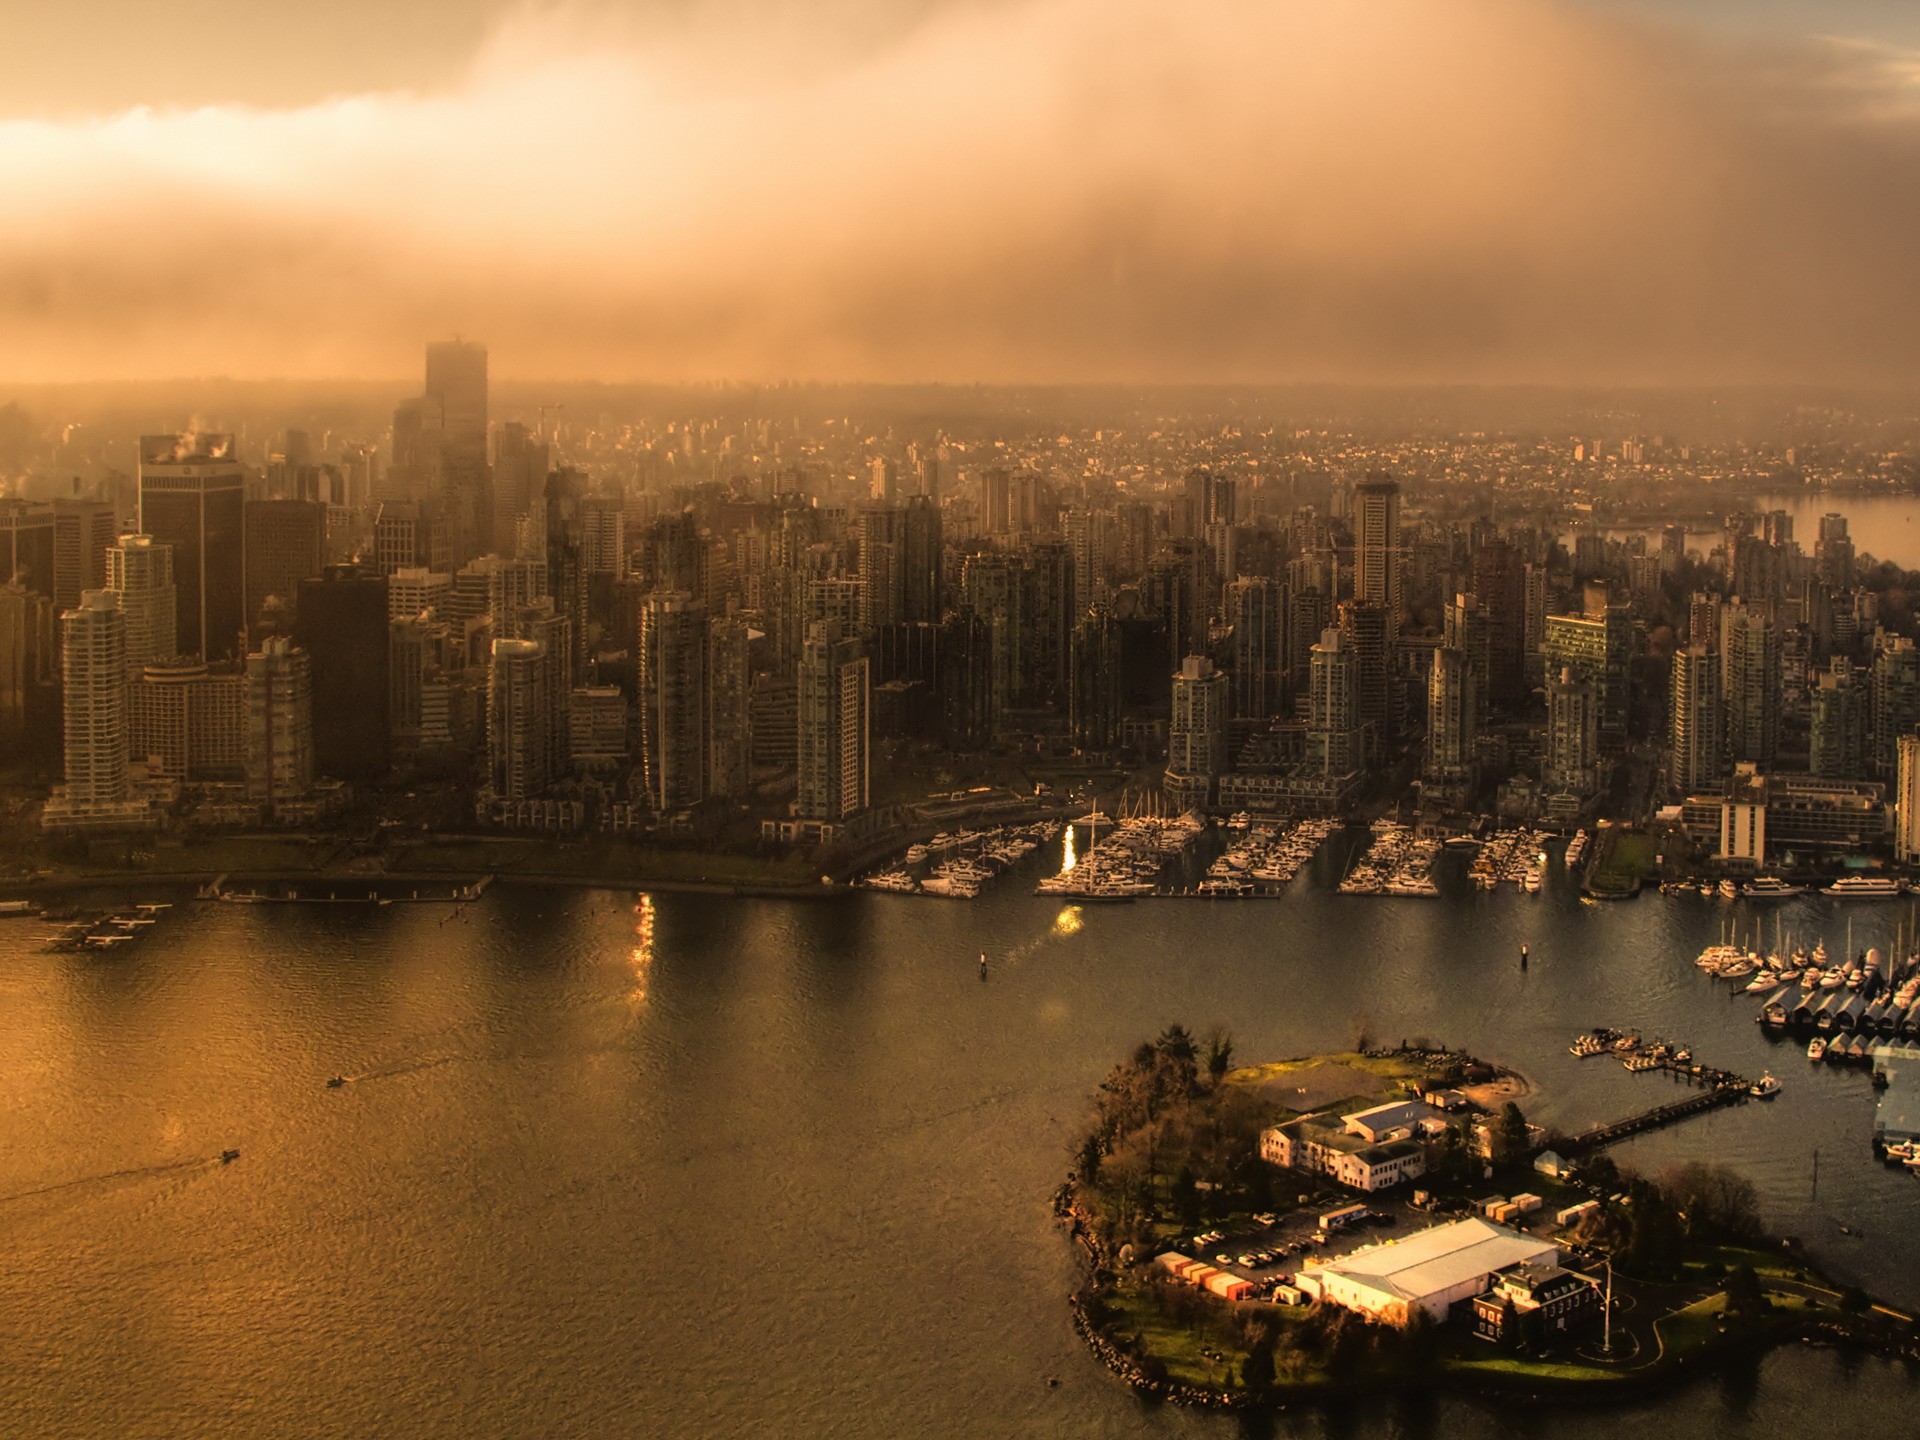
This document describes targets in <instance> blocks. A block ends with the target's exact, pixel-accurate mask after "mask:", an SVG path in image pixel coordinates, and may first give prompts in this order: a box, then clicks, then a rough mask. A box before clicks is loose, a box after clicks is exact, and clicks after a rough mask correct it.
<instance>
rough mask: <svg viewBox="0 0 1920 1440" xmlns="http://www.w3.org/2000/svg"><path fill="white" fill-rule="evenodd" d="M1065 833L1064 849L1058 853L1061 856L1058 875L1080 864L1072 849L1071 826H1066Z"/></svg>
mask: <svg viewBox="0 0 1920 1440" xmlns="http://www.w3.org/2000/svg"><path fill="white" fill-rule="evenodd" d="M1066 833H1067V843H1066V847H1065V848H1064V849H1063V850H1062V851H1061V852H1060V854H1061V864H1060V873H1061V874H1062V875H1064V874H1066V873H1067V871H1069V870H1071V869H1073V867H1074V866H1076V865H1078V864H1079V863H1080V857H1079V855H1077V854H1076V853H1075V852H1074V848H1073V826H1071V825H1069V826H1067V832H1066Z"/></svg>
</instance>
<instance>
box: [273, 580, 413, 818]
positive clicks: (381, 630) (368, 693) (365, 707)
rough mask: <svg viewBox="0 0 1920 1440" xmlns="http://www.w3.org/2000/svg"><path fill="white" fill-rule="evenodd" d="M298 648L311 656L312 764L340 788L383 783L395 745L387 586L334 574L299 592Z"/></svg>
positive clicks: (304, 583) (382, 582)
mask: <svg viewBox="0 0 1920 1440" xmlns="http://www.w3.org/2000/svg"><path fill="white" fill-rule="evenodd" d="M298 588H299V608H298V611H297V612H296V613H297V618H296V620H295V624H294V640H295V642H296V643H297V644H298V645H299V646H300V647H301V649H302V650H304V651H305V652H306V656H307V680H308V685H309V687H310V690H311V694H312V710H313V760H314V767H315V768H316V769H317V770H318V771H319V772H320V773H321V774H322V775H330V776H332V777H333V778H334V779H336V780H362V781H364V780H377V779H380V778H381V777H382V776H384V775H385V774H386V773H387V766H388V763H389V760H390V750H391V744H392V731H391V722H390V711H391V706H392V697H391V694H390V686H389V684H388V665H389V663H390V661H389V657H390V639H389V634H388V629H387V623H388V622H387V580H386V577H385V576H384V575H379V574H376V573H374V572H373V571H371V570H362V569H359V568H357V567H355V566H351V565H339V566H333V567H330V568H329V569H327V570H325V571H323V572H322V573H321V574H320V575H319V576H317V577H315V578H312V579H308V580H302V581H301V582H300V584H299V587H298Z"/></svg>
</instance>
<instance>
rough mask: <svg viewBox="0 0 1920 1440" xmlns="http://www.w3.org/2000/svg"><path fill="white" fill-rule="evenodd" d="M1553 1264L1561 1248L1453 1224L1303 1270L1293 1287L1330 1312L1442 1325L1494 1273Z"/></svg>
mask: <svg viewBox="0 0 1920 1440" xmlns="http://www.w3.org/2000/svg"><path fill="white" fill-rule="evenodd" d="M1559 1258H1560V1248H1559V1246H1557V1245H1555V1244H1554V1243H1553V1242H1552V1241H1550V1240H1538V1239H1535V1238H1534V1237H1533V1236H1531V1235H1522V1234H1521V1233H1520V1232H1519V1231H1517V1230H1512V1229H1509V1228H1508V1227H1507V1226H1505V1225H1496V1224H1493V1223H1492V1222H1491V1221H1488V1220H1477V1219H1473V1220H1456V1221H1454V1222H1453V1223H1452V1224H1451V1225H1436V1226H1434V1227H1433V1228H1432V1229H1431V1230H1422V1231H1419V1232H1418V1233H1416V1234H1413V1235H1409V1236H1408V1237H1406V1238H1405V1239H1403V1240H1390V1241H1388V1242H1387V1243H1385V1244H1383V1245H1370V1246H1368V1247H1366V1248H1365V1249H1362V1250H1356V1251H1354V1252H1353V1253H1352V1254H1351V1255H1346V1256H1342V1257H1341V1258H1340V1259H1337V1260H1330V1261H1328V1262H1327V1263H1326V1264H1324V1265H1312V1266H1309V1267H1307V1268H1306V1269H1304V1270H1302V1271H1301V1272H1300V1274H1299V1276H1298V1277H1297V1278H1296V1280H1295V1282H1294V1283H1295V1284H1296V1285H1298V1286H1299V1288H1300V1289H1301V1291H1302V1292H1303V1293H1305V1294H1307V1295H1311V1296H1313V1297H1314V1298H1316V1299H1320V1300H1324V1301H1326V1302H1327V1303H1328V1304H1331V1305H1341V1306H1344V1307H1346V1308H1347V1309H1349V1310H1353V1311H1356V1312H1358V1313H1359V1314H1361V1315H1365V1316H1366V1317H1367V1318H1368V1319H1371V1320H1377V1321H1380V1322H1382V1323H1384V1324H1388V1325H1406V1324H1409V1323H1410V1322H1411V1321H1412V1318H1413V1314H1414V1312H1415V1311H1424V1312H1426V1314H1428V1315H1429V1316H1431V1317H1432V1318H1433V1319H1435V1320H1445V1319H1446V1318H1447V1313H1448V1312H1449V1311H1450V1310H1451V1309H1452V1308H1453V1307H1454V1306H1455V1305H1456V1304H1458V1303H1459V1302H1460V1301H1462V1300H1469V1299H1471V1298H1473V1297H1474V1296H1475V1295H1478V1294H1480V1293H1481V1292H1482V1291H1483V1290H1485V1289H1486V1288H1487V1285H1488V1282H1489V1278H1490V1277H1491V1276H1492V1275H1493V1274H1494V1273H1495V1272H1496V1271H1499V1270H1505V1269H1506V1268H1507V1267H1509V1266H1512V1265H1521V1264H1525V1263H1528V1262H1540V1263H1544V1264H1553V1263H1555V1262H1556V1261H1558V1260H1559Z"/></svg>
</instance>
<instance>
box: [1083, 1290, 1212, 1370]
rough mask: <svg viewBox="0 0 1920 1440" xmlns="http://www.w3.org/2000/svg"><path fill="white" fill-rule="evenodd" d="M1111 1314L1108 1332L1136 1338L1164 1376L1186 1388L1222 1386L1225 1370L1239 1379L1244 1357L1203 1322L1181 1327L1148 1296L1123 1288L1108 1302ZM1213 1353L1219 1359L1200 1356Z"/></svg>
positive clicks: (1109, 1298)
mask: <svg viewBox="0 0 1920 1440" xmlns="http://www.w3.org/2000/svg"><path fill="white" fill-rule="evenodd" d="M1107 1304H1108V1307H1109V1308H1110V1309H1111V1310H1112V1312H1113V1314H1112V1318H1111V1320H1110V1321H1109V1328H1110V1329H1111V1330H1112V1331H1113V1333H1115V1334H1119V1335H1137V1336H1139V1337H1140V1344H1141V1348H1142V1349H1143V1350H1144V1351H1145V1352H1146V1353H1147V1354H1149V1355H1152V1356H1154V1357H1155V1358H1156V1359H1158V1360H1159V1361H1160V1363H1161V1364H1163V1365H1165V1366H1166V1367H1167V1374H1168V1375H1169V1376H1171V1377H1172V1378H1173V1379H1175V1380H1178V1381H1181V1382H1183V1383H1185V1384H1188V1385H1221V1384H1224V1383H1225V1381H1226V1378H1227V1366H1228V1365H1229V1364H1230V1365H1231V1366H1232V1367H1233V1373H1234V1376H1235V1377H1236V1378H1238V1376H1239V1373H1240V1366H1241V1364H1242V1362H1244V1361H1245V1359H1246V1355H1245V1354H1244V1353H1243V1352H1242V1351H1241V1350H1240V1349H1239V1348H1238V1347H1237V1346H1235V1345H1234V1344H1233V1343H1232V1342H1231V1341H1229V1340H1228V1339H1227V1338H1226V1337H1225V1335H1224V1334H1222V1333H1216V1332H1215V1331H1214V1329H1213V1327H1211V1326H1209V1325H1207V1324H1205V1323H1204V1322H1202V1323H1200V1324H1199V1325H1197V1326H1196V1325H1181V1324H1177V1323H1176V1322H1174V1321H1172V1320H1169V1319H1168V1318H1167V1317H1166V1316H1165V1315H1164V1314H1162V1313H1161V1311H1160V1307H1159V1306H1158V1305H1156V1304H1154V1302H1153V1298H1152V1297H1151V1296H1149V1295H1142V1294H1140V1293H1139V1292H1137V1291H1134V1290H1131V1289H1128V1288H1125V1287H1122V1288H1120V1289H1118V1290H1116V1291H1115V1292H1114V1293H1113V1294H1112V1295H1110V1296H1109V1297H1108V1298H1107ZM1205 1350H1212V1351H1214V1352H1215V1353H1216V1354H1218V1355H1220V1356H1222V1357H1223V1358H1222V1359H1220V1360H1209V1359H1207V1357H1206V1356H1205V1355H1204V1354H1203V1353H1202V1352H1203V1351H1205Z"/></svg>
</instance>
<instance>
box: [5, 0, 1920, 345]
mask: <svg viewBox="0 0 1920 1440" xmlns="http://www.w3.org/2000/svg"><path fill="white" fill-rule="evenodd" d="M129 13H131V12H129ZM355 13H356V12H355V10H354V8H353V7H351V6H350V7H348V8H347V9H346V10H344V11H342V12H340V14H339V15H338V16H336V17H334V18H333V20H332V21H331V22H328V23H322V22H320V21H318V20H315V19H314V18H312V17H307V18H304V19H300V20H291V19H290V20H287V21H286V22H285V28H283V29H280V30H275V29H274V28H272V27H269V26H266V25H264V24H262V23H261V22H259V21H257V20H256V21H254V22H251V23H250V24H246V25H235V26H233V27H231V28H230V29H228V30H226V31H222V32H220V34H219V38H218V39H217V40H211V41H209V40H202V41H201V42H200V44H201V45H202V46H203V47H204V46H205V45H207V44H214V45H216V46H217V45H220V44H230V45H232V46H235V47H237V48H238V49H239V50H241V51H242V52H246V51H247V48H248V47H249V46H251V47H253V49H254V50H256V51H257V50H260V49H264V48H266V47H267V45H268V42H269V40H270V39H271V38H272V37H274V36H275V35H276V34H277V35H278V36H279V37H280V38H281V40H282V43H283V48H285V49H287V50H289V51H293V52H299V51H301V50H302V49H303V47H304V49H305V51H306V58H305V59H304V60H302V61H299V62H296V61H294V60H292V59H290V58H282V59H281V60H279V61H277V62H276V63H277V64H278V65H279V66H280V68H281V70H282V72H283V74H282V77H281V78H282V80H283V81H284V83H283V84H281V85H279V86H278V87H277V88H276V93H275V95H273V96H267V95H262V94H260V93H257V92H251V91H249V90H248V89H247V87H246V85H245V84H242V83H241V82H239V81H228V80H223V79H220V78H219V77H218V72H219V71H220V69H221V68H222V67H204V68H206V69H207V71H208V72H209V78H206V79H205V80H204V81H203V82H202V83H200V84H197V85H196V86H194V87H191V90H190V93H182V90H181V88H180V87H178V86H177V85H175V84H173V83H172V82H171V81H170V80H169V81H166V82H164V83H163V82H162V81H161V80H158V79H154V80H151V81H150V82H149V83H147V84H145V85H144V87H143V84H142V82H141V80H140V78H139V76H140V75H141V74H142V73H146V74H149V75H151V74H152V73H153V72H155V71H163V72H164V71H165V67H164V66H159V65H155V64H154V63H153V56H152V55H151V54H150V53H148V52H144V51H140V50H138V49H137V48H135V47H136V46H137V42H138V39H139V37H140V36H141V34H142V32H141V31H140V30H139V29H138V28H137V27H136V28H134V29H132V30H130V31H128V32H127V33H126V38H124V39H121V40H118V41H115V42H112V43H109V44H108V45H106V46H105V47H104V48H99V47H97V48H96V52H95V53H96V54H97V55H98V57H99V64H98V67H97V68H98V70H99V74H98V75H96V76H95V77H94V83H93V84H91V85H87V84H83V83H81V77H79V76H76V69H78V70H79V71H82V72H84V70H85V68H86V67H85V66H84V65H80V66H78V67H76V64H75V61H74V58H73V57H74V52H71V51H70V50H69V48H67V46H68V37H67V35H66V33H65V32H64V30H63V29H62V22H60V21H59V20H57V19H49V18H46V17H38V18H37V19H36V22H35V26H34V28H33V29H32V30H31V31H30V32H29V37H28V41H29V43H28V45H27V46H26V47H25V48H24V50H22V51H20V52H16V53H25V54H30V55H32V56H34V58H35V59H36V60H37V61H38V62H40V68H41V69H43V70H44V71H46V73H47V74H49V75H55V76H60V77H62V81H63V84H64V86H65V88H66V90H67V92H68V93H70V94H72V95H84V96H88V97H90V99H89V100H86V101H71V102H69V103H66V104H61V103H57V102H56V101H55V100H54V99H53V98H52V97H50V96H48V95H46V94H44V93H43V94H41V95H40V97H39V98H38V100H28V99H26V98H24V97H25V96H26V95H28V94H31V93H32V92H31V91H22V92H21V93H22V98H19V99H16V100H15V101H14V102H13V104H14V109H13V113H12V114H11V116H10V117H9V118H6V119H0V138H3V139H4V141H5V143H4V145H0V157H4V158H3V159H0V181H3V182H5V183H7V184H8V188H9V191H10V193H13V194H14V195H15V196H16V199H17V203H18V206H19V209H20V214H21V222H22V223H20V224H19V225H17V226H16V227H14V228H13V229H12V230H11V231H10V232H9V235H8V236H7V237H6V238H5V240H4V241H3V242H0V274H4V275H6V276H7V277H8V278H9V281H10V284H9V285H8V286H7V287H6V288H5V290H4V291H0V323H4V324H6V325H7V326H8V327H9V328H10V329H11V330H13V331H14V332H15V333H16V334H17V336H18V337H19V340H20V342H21V343H20V345H19V346H18V347H17V348H16V349H15V351H14V356H15V358H14V359H13V360H12V361H11V362H9V365H8V366H7V367H5V368H6V372H7V373H5V375H4V376H3V377H0V378H4V379H6V380H10V381H22V382H24V381H39V380H49V379H65V380H73V379H90V378H124V377H155V376H180V375H193V374H235V375H243V376H283V377H296V378H299V377H304V378H312V377H317V376H354V375H366V374H381V375H385V374H398V373H402V372H403V370H404V369H405V368H406V366H405V364H404V358H403V357H404V356H405V355H406V354H407V352H409V351H410V350H411V348H412V346H413V345H414V343H415V342H416V341H417V338H418V337H419V336H420V335H423V334H465V335H481V334H484V335H486V336H487V337H488V339H489V342H490V344H491V345H492V347H493V348H494V350H495V352H496V354H497V355H498V356H500V357H502V360H503V361H504V364H505V368H503V369H502V371H501V374H502V377H503V378H535V377H541V376H548V377H562V378H580V377H591V376H597V377H603V378H608V379H644V380H662V381H675V380H703V379H715V378H727V377H736V378H743V379H760V380H767V379H777V378H780V377H796V378H821V379H834V380H847V379H865V380H888V379H898V380H916V381H933V380H938V381H948V382H954V383H971V382H975V381H1007V382H1027V381H1075V380H1106V381H1118V382H1144V381H1167V380H1180V381H1255V382H1266V381H1286V380H1318V379H1333V380H1347V381H1361V382H1378V383H1409V382H1427V381H1438V380H1450V381H1470V382H1487V383H1498V382H1511V381H1530V382H1535V381H1545V382H1553V383H1627V382H1635V383H1729V382H1746V381H1752V382H1772V381H1789V382H1836V383H1902V382H1906V381H1911V380H1912V379H1913V378H1914V377H1915V376H1916V375H1917V374H1920V342H1916V340H1915V339H1914V338H1913V337H1915V336H1916V335H1920V324H1917V323H1915V322H1916V320H1917V319H1920V293H1917V292H1916V289H1915V286H1914V285H1913V283H1912V281H1911V277H1910V274H1909V271H1910V266H1909V265H1908V264H1907V263H1906V242H1905V237H1906V235H1907V234H1909V233H1910V232H1911V231H1912V229H1913V228H1914V220H1915V218H1916V217H1915V216H1914V215H1913V214H1912V213H1911V211H1910V207H1911V206H1912V205H1913V204H1914V203H1915V202H1914V201H1913V200H1912V199H1911V198H1910V196H1911V193H1912V192H1911V187H1910V186H1906V185H1904V184H1903V183H1901V180H1902V177H1903V176H1904V174H1905V173H1906V172H1907V170H1908V168H1909V166H1910V165H1911V163H1912V159H1913V156H1914V154H1915V147H1916V140H1917V139H1920V128H1917V127H1920V120H1917V119H1916V113H1917V112H1920V107H1917V106H1916V105H1915V90H1914V78H1913V77H1914V73H1915V67H1914V62H1913V59H1912V55H1913V51H1912V50H1911V49H1910V48H1909V47H1910V46H1911V45H1912V44H1913V43H1914V41H1915V38H1916V37H1915V35H1914V33H1913V25H1912V23H1911V20H1910V19H1909V18H1907V17H1904V16H1903V15H1902V14H1901V13H1900V12H1899V11H1898V9H1897V8H1896V7H1888V6H1876V5H1870V4H1859V5H1852V6H1845V7H1838V8H1829V7H1813V6H1805V5H1803V6H1792V5H1784V4H1783V5H1773V6H1767V7H1762V8H1761V10H1760V11H1758V12H1756V13H1753V14H1746V13H1744V12H1743V11H1742V9H1741V7H1734V6H1725V5H1717V6H1711V7H1702V8H1700V9H1698V10H1693V11H1689V12H1687V13H1685V14H1678V13H1675V12H1672V11H1668V10H1662V9H1660V8H1659V7H1653V6H1648V5H1640V4H1613V5H1599V4H1589V5H1580V4H1573V3H1547V0H1473V3H1470V4H1466V5H1462V6H1454V7H1447V8H1446V10H1445V11H1444V12H1443V11H1440V10H1438V9H1436V8H1435V7H1429V6H1418V5H1414V4H1411V3H1402V0H1376V3H1370V4H1366V5H1355V6H1339V7H1325V6H1306V5H1298V4H1287V5H1275V6H1259V7H1255V6H1248V5H1242V4H1236V3H1232V0H1206V3H1202V4H1200V5H1198V6H1196V7H1189V9H1188V10H1187V11H1185V12H1183V15H1182V17H1181V20H1180V23H1179V24H1178V25H1175V26H1172V27H1167V26H1164V25H1162V24H1161V23H1160V22H1159V19H1158V13H1157V12H1152V11H1149V9H1148V8H1147V7H1144V6H1141V5H1122V6H1118V7H1112V6H1105V7H1094V6H1091V5H1088V4H1085V3H1083V0H1027V3H1018V4H998V5H989V6H961V5H946V4H927V5H906V6H898V7H894V6H882V5H859V4H852V5H846V6H841V7H835V8H834V9H833V10H832V11H830V12H828V13H827V14H825V15H824V16H818V15H809V16H808V17H806V18H804V19H802V18H800V17H798V16H794V17H791V18H789V19H788V20H787V21H785V22H784V23H781V24H775V25H774V26H772V27H771V31H770V32H769V34H770V38H761V39H756V40H753V41H751V42H750V43H749V42H748V41H747V40H746V38H745V37H746V35H747V21H748V20H749V19H753V18H757V17H755V14H754V11H753V10H752V9H751V8H750V7H746V6H725V5H699V6H693V7H687V8H676V9H674V10H673V11H672V13H671V14H669V13H667V11H666V10H665V9H664V7H663V8H661V9H655V8H652V7H593V6H588V7H579V8H570V9H566V10H560V11H553V10H545V9H539V10H521V9H508V8H505V7H497V8H496V7H488V6H478V5H476V6H468V7H462V8H461V9H459V10H458V11H456V12H455V13H454V15H453V16H452V17H451V18H450V23H449V25H448V26H447V27H445V28H443V29H442V30H440V31H437V32H435V33H433V34H432V35H431V36H429V35H427V34H425V33H422V32H421V31H420V30H419V29H418V28H417V26H418V16H417V15H416V12H415V11H413V10H411V9H404V8H403V10H402V11H401V12H400V14H399V15H397V16H396V17H395V19H394V24H393V27H392V30H391V33H390V34H388V35H385V36H383V40H384V41H385V44H384V45H383V46H380V47H375V46H370V45H368V44H367V43H366V42H365V41H364V40H362V41H360V42H359V43H358V44H357V45H356V44H354V43H352V42H350V41H348V40H345V39H343V38H342V37H343V35H345V34H346V33H348V32H347V30H346V29H345V28H344V27H347V26H349V25H350V24H351V22H352V20H353V17H354V15H355ZM409 26H414V27H416V28H409ZM803 39H804V43H803ZM36 45H37V47H38V48H36ZM122 46H124V47H126V50H125V51H124V52H123V51H122V49H121V48H120V47H122ZM161 49H162V51H163V52H164V51H165V49H166V46H165V45H162V47H161ZM375 49H380V50H384V51H387V52H390V54H389V56H388V59H387V60H385V61H383V62H382V64H380V65H374V66H371V67H368V66H364V65H362V66H358V67H356V66H354V65H351V64H344V63H337V62H338V57H339V55H340V53H342V51H343V50H344V51H345V52H347V53H358V52H360V51H365V50H375ZM429 53H430V54H431V55H432V57H433V59H432V61H431V63H429V62H428V60H427V59H426V58H425V56H426V55H427V54H429ZM771 55H780V56H781V57H782V58H781V63H777V64H776V63H771V62H770V60H769V58H768V57H769V56H771ZM132 56H138V61H137V66H136V65H133V64H131V63H121V62H130V61H131V57H132ZM115 57H119V61H118V62H116V63H108V62H110V61H115ZM330 62H331V63H330ZM302 66H305V67H307V68H306V69H303V68H302ZM272 69H273V66H271V65H265V64H264V63H263V65H262V67H261V68H260V69H259V70H257V71H256V72H255V73H268V72H270V71H271V70H272ZM396 72H397V73H396ZM115 74H118V75H119V77H120V78H118V79H114V78H113V76H114V75H115ZM323 77H324V83H323ZM316 85H320V86H321V90H320V93H318V94H316V93H314V87H315V86H316ZM281 97H284V98H281ZM876 117H884V120H885V123H875V121H876ZM516 190H519V191H524V192H525V194H524V195H523V196H522V198H520V199H517V200H514V201H508V200H507V199H506V198H505V197H506V196H507V195H509V194H512V193H514V192H515V191H516ZM129 206H130V207H132V208H133V209H134V210H136V211H137V212H138V213H141V214H143V215H148V216H151V217H152V223H148V224H145V225H143V226H142V227H141V229H140V238H139V241H138V243H137V244H128V243H125V242H124V241H123V239H122V238H121V237H120V236H119V234H118V233H117V232H116V231H115V229H114V228H113V227H111V226H101V225H100V224H99V223H98V220H99V217H100V216H101V215H102V214H103V213H110V212H111V211H112V210H114V209H118V208H122V207H129ZM163 217H164V218H163ZM209 235H217V236H218V237H219V238H218V240H217V242H216V243H213V244H208V243H206V239H207V237H208V236H209ZM29 356H30V357H31V359H29V358H27V357H29Z"/></svg>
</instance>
